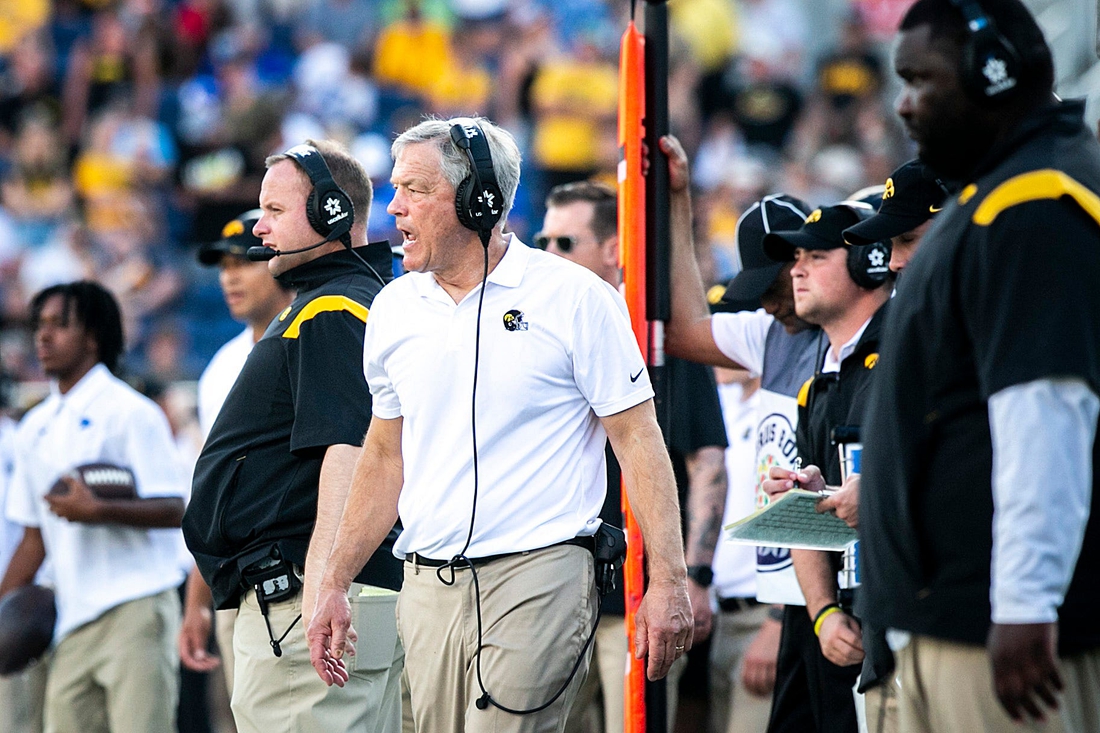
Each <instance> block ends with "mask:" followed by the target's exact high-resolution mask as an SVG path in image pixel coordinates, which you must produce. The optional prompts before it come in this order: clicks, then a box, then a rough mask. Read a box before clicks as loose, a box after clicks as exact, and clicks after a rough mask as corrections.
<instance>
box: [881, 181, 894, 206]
mask: <svg viewBox="0 0 1100 733" xmlns="http://www.w3.org/2000/svg"><path fill="white" fill-rule="evenodd" d="M892 198H894V179H893V178H887V179H886V190H884V191H883V192H882V200H883V201H885V200H886V199H892Z"/></svg>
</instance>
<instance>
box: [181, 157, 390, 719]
mask: <svg viewBox="0 0 1100 733" xmlns="http://www.w3.org/2000/svg"><path fill="white" fill-rule="evenodd" d="M322 156H323V158H322ZM319 159H320V160H319ZM322 161H323V162H322ZM267 166H268V170H267V174H266V175H265V176H264V182H263V187H262V189H261V192H260V208H261V210H262V212H263V214H262V216H261V218H260V219H259V221H257V222H256V225H255V227H254V229H253V232H254V233H255V234H256V236H258V237H260V239H262V240H263V243H264V245H266V246H267V247H270V248H272V249H274V250H277V251H278V252H279V254H278V256H276V257H274V258H273V259H271V260H270V262H269V265H268V266H269V269H270V270H271V272H272V274H273V275H274V276H275V277H276V279H278V280H279V281H280V282H281V283H284V284H286V285H289V286H291V287H293V288H295V289H296V290H297V291H298V295H297V297H296V298H295V299H294V301H293V302H292V303H291V305H290V307H289V308H287V309H286V310H285V311H283V312H282V313H281V314H280V315H279V316H278V317H277V318H276V319H275V320H274V321H272V323H271V325H270V326H269V327H268V329H267V332H266V333H265V334H264V336H263V338H261V339H260V341H259V342H258V343H257V344H256V346H255V347H254V348H253V350H252V352H251V354H250V355H249V357H248V361H247V362H246V363H245V366H244V369H243V370H242V372H241V375H240V377H239V378H238V379H237V382H236V384H235V385H234V386H233V389H232V390H231V391H230V393H229V396H228V397H227V398H226V401H225V404H224V406H223V408H222V410H221V412H220V413H219V414H218V418H217V420H216V421H215V422H214V426H213V427H212V429H211V431H210V436H209V438H208V439H207V442H206V446H205V447H204V449H203V452H202V454H201V455H200V457H199V460H198V463H197V465H196V467H195V479H194V490H193V493H192V500H191V504H190V507H189V508H188V511H187V514H186V516H185V518H184V534H185V537H186V539H187V544H188V547H189V548H190V549H191V551H192V552H193V553H194V555H195V559H196V562H197V564H198V567H199V569H200V570H201V571H202V574H203V577H204V578H205V579H206V581H207V582H208V583H209V584H210V588H211V591H212V592H213V596H214V603H215V605H216V606H217V607H218V608H235V607H236V608H239V613H238V616H237V621H236V624H235V626H234V632H233V636H234V643H233V649H234V654H235V657H236V662H235V670H234V675H235V680H234V685H233V701H232V707H233V714H234V718H235V719H236V722H237V728H238V730H241V731H242V733H243V732H244V731H253V732H255V733H270V731H273V730H282V729H284V727H285V723H286V721H288V720H289V721H292V723H293V724H294V725H295V726H296V727H295V729H296V730H297V729H301V730H305V729H313V727H316V726H319V727H320V728H321V729H324V730H329V731H349V730H355V731H383V730H387V731H388V730H391V729H392V728H387V727H385V726H386V725H387V723H388V724H389V725H391V726H396V725H397V724H398V723H397V721H398V720H399V716H400V704H399V686H398V677H399V675H400V669H401V666H400V665H401V659H402V658H403V654H402V653H401V649H400V644H399V643H398V642H397V639H396V627H395V626H394V620H393V614H392V610H391V611H390V615H389V619H388V628H390V629H392V631H391V632H390V634H391V636H390V641H389V646H388V648H387V649H371V650H370V651H371V652H372V653H371V654H366V653H365V652H366V650H361V651H362V652H363V653H362V654H361V655H360V658H366V657H371V658H374V664H373V669H368V670H364V669H363V668H362V665H361V666H360V668H359V670H358V671H353V672H352V674H351V678H350V679H348V680H345V681H344V682H345V684H346V687H345V689H342V690H341V689H338V688H328V687H326V685H324V683H322V682H321V681H320V680H319V679H317V677H316V675H313V674H305V672H304V670H309V661H308V659H309V651H308V649H307V647H306V645H305V634H304V628H305V623H301V622H298V616H299V614H301V617H302V618H303V619H304V621H305V622H308V620H309V617H310V615H311V613H312V607H313V603H314V600H315V590H314V589H311V588H310V587H308V586H307V587H305V588H304V589H302V588H300V584H299V578H300V577H301V576H302V575H303V574H304V573H303V569H304V567H305V566H306V565H307V563H312V562H317V558H318V557H321V558H322V560H323V558H324V557H325V556H327V554H328V551H329V548H330V546H331V543H332V539H333V536H334V534H335V527H336V524H335V522H336V521H337V520H338V518H339V515H340V512H341V510H342V508H343V505H344V497H345V496H346V494H347V490H348V487H349V485H350V475H351V469H352V466H353V465H354V461H355V458H356V457H357V455H358V451H359V446H360V445H361V443H362V439H363V435H364V434H365V433H366V429H367V426H368V424H369V422H370V409H371V399H370V391H369V390H368V388H367V383H366V380H365V378H364V376H363V368H362V364H363V335H364V331H365V323H366V319H367V310H368V308H369V307H370V305H371V303H372V302H373V299H374V296H375V294H377V292H378V291H379V290H380V289H381V288H382V286H383V284H384V283H383V282H382V280H383V279H386V280H388V279H389V278H390V277H391V257H390V252H389V248H388V246H386V245H384V244H378V245H367V246H357V247H356V249H355V251H354V252H353V251H351V245H364V244H366V224H365V219H366V212H367V211H369V209H370V201H371V187H370V181H369V179H368V178H367V176H366V174H365V172H364V171H363V169H362V166H361V165H360V164H359V163H358V162H357V161H356V160H355V159H354V158H352V157H351V156H350V155H349V154H348V153H347V152H346V151H344V150H343V149H342V148H340V147H338V146H336V145H334V144H331V143H317V144H312V145H309V146H298V147H296V148H292V149H291V150H290V151H288V152H287V153H284V154H281V155H276V156H272V157H271V158H269V159H268V161H267ZM336 186H338V187H339V189H342V191H340V190H337V189H336V188H335V187H336ZM349 208H351V210H352V211H351V212H349V213H348V216H346V217H341V214H344V213H345V211H346V210H347V209H349ZM310 209H311V210H310ZM352 212H354V213H352ZM355 213H359V214H360V218H361V219H362V220H363V221H356V220H355V218H354V216H355ZM348 219H351V227H350V229H348V228H347V225H348ZM333 220H335V221H333ZM338 228H340V229H338ZM341 232H343V234H342V235H340V234H341ZM332 234H337V235H340V236H338V237H337V238H336V239H335V240H334V241H326V242H322V243H321V245H319V246H317V247H313V248H311V245H314V244H315V243H317V242H318V240H322V239H324V238H325V237H326V235H332ZM357 255H362V257H364V258H366V261H364V260H361V259H360V257H359V256H357ZM367 262H369V263H370V266H368V265H367V264H366V263H367ZM371 268H373V271H372V269H371ZM389 550H390V548H389V547H388V546H386V547H383V548H382V549H380V550H379V552H378V553H377V554H376V555H375V556H374V557H373V558H371V561H370V562H369V563H368V564H367V567H366V568H365V569H364V570H363V571H362V572H361V573H360V574H359V576H358V577H357V580H358V581H359V582H361V583H369V584H371V585H374V586H383V587H387V588H390V589H396V588H398V587H399V585H400V578H401V576H400V563H399V562H398V561H397V560H396V559H394V558H393V556H392V555H391V554H390V552H389ZM307 551H308V558H307ZM356 590H358V588H356ZM272 596H274V597H272ZM269 598H270V601H268V600H267V599H269ZM377 625H378V626H379V627H386V624H384V623H383V622H382V621H381V620H380V621H379V623H378V624H377ZM375 638H377V637H375ZM379 658H381V661H379ZM391 660H392V662H391Z"/></svg>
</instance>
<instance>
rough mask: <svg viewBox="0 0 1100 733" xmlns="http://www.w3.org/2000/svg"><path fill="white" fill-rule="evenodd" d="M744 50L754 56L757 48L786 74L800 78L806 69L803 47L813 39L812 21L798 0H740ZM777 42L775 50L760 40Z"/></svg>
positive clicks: (744, 52)
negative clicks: (804, 68) (758, 43)
mask: <svg viewBox="0 0 1100 733" xmlns="http://www.w3.org/2000/svg"><path fill="white" fill-rule="evenodd" d="M738 16H739V18H740V23H741V53H742V54H743V55H745V56H748V57H749V58H750V59H751V58H755V57H756V54H757V52H761V53H763V60H764V61H766V62H768V63H769V64H770V65H775V66H777V67H778V68H779V70H780V71H781V72H782V73H783V75H784V76H787V77H790V78H797V77H798V75H799V73H800V72H801V71H802V51H803V49H804V48H806V46H807V43H808V42H809V40H810V30H809V23H808V22H807V18H806V14H805V11H804V10H803V7H802V5H801V3H799V2H797V1H796V0H739V1H738ZM761 41H767V42H768V43H769V44H770V43H774V44H775V46H776V49H775V50H774V51H773V50H772V49H771V48H767V47H765V46H763V45H756V43H757V42H761Z"/></svg>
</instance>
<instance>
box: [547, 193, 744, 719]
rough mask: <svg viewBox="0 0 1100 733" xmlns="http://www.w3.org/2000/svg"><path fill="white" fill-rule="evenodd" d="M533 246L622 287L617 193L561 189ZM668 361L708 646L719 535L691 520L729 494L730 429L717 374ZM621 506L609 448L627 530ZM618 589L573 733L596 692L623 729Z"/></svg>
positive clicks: (679, 665) (676, 461) (613, 517)
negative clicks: (713, 565)
mask: <svg viewBox="0 0 1100 733" xmlns="http://www.w3.org/2000/svg"><path fill="white" fill-rule="evenodd" d="M534 242H535V246H537V247H538V248H539V249H544V250H546V251H547V252H550V253H551V254H555V255H558V256H559V257H563V258H565V259H567V260H569V261H571V262H575V263H577V264H578V265H581V266H583V267H586V268H588V269H589V270H591V271H592V272H594V273H596V274H597V275H599V276H600V278H602V279H603V280H604V281H605V282H607V283H608V284H609V285H611V286H612V287H613V288H616V289H618V287H619V284H620V283H621V282H622V272H621V271H620V269H619V236H618V201H617V198H616V194H615V189H613V188H611V187H609V186H606V185H604V184H601V183H596V182H594V181H579V182H576V183H566V184H562V185H560V186H555V187H554V188H553V189H551V191H550V195H549V196H548V197H547V199H546V216H545V218H544V219H543V226H542V231H541V232H539V233H538V234H536V235H535V237H534ZM666 364H667V366H668V369H669V372H668V374H669V380H670V382H671V391H672V400H673V404H674V405H675V406H676V408H675V409H674V410H673V416H672V423H671V425H670V426H669V445H670V448H671V450H670V457H671V459H672V465H673V469H674V471H675V473H676V483H677V488H678V491H679V493H680V505H681V506H682V507H684V512H685V515H686V526H687V527H688V536H687V539H686V543H685V555H686V557H685V559H686V561H687V565H688V595H689V596H690V598H691V606H692V615H693V623H694V638H695V640H696V641H701V640H703V639H704V638H706V636H707V635H708V634H710V630H711V623H712V614H711V608H710V600H709V598H708V591H707V586H708V585H710V563H711V559H712V558H713V556H714V543H715V541H716V540H717V535H715V534H709V535H708V534H707V533H705V532H703V531H702V529H703V527H702V523H701V522H699V521H695V522H693V521H692V519H693V518H698V517H699V515H701V514H702V512H700V511H699V510H698V509H697V508H696V507H698V506H699V505H700V504H706V505H709V504H713V497H714V496H715V495H718V496H721V497H724V496H725V492H726V471H725V448H726V445H727V443H726V432H725V426H724V424H723V422H722V408H721V405H720V403H719V401H718V391H717V388H716V386H715V384H714V377H713V375H712V373H711V371H710V370H709V369H708V368H707V367H704V366H702V365H701V364H694V363H690V362H686V361H682V360H678V359H669V360H668V361H667V362H666ZM685 493H686V497H685ZM621 506H622V503H621V499H620V469H619V464H618V462H617V461H616V460H615V456H614V453H612V452H611V451H610V450H608V451H607V497H606V498H605V500H604V504H603V509H602V510H601V511H600V519H602V520H603V521H605V522H608V523H610V524H613V525H614V526H616V527H621V526H622V523H623V516H622V510H621V508H620V507H621ZM708 536H709V540H708ZM616 589H617V590H616V591H615V592H614V593H610V594H608V596H607V597H606V598H605V599H604V602H603V615H602V616H601V618H600V624H599V626H598V627H597V630H596V640H595V646H594V651H593V663H592V665H591V667H590V668H589V674H588V678H587V679H586V680H585V682H584V686H583V687H582V688H581V690H580V692H579V693H578V694H577V700H576V702H575V703H574V704H573V710H572V711H571V712H570V715H569V720H568V722H567V723H566V726H565V730H566V733H573V732H574V731H580V730H584V729H585V726H584V724H583V721H584V719H585V718H586V717H587V716H586V715H585V711H586V710H587V709H588V707H589V705H590V704H591V703H592V702H593V700H594V699H595V696H596V693H597V691H598V692H600V693H601V696H602V698H603V719H604V730H605V731H616V730H622V729H623V664H624V662H625V660H626V656H627V654H628V653H629V648H628V641H629V639H628V638H627V635H626V627H625V622H624V620H623V616H624V614H625V612H626V607H625V600H624V596H623V592H622V589H623V583H622V577H621V573H620V576H619V578H617V580H616ZM681 660H682V661H681ZM686 666H687V664H686V658H684V657H681V659H680V660H677V662H676V663H675V664H673V666H672V669H671V671H670V672H669V675H668V687H667V690H668V706H667V707H668V716H669V728H670V729H671V727H672V721H673V720H674V719H675V716H676V699H677V698H676V688H677V686H678V680H679V677H680V675H681V674H682V672H683V670H684V667H686Z"/></svg>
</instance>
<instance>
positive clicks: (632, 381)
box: [630, 368, 645, 384]
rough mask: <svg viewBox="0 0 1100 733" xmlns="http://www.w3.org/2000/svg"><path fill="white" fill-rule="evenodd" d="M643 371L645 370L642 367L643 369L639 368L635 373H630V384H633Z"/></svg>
mask: <svg viewBox="0 0 1100 733" xmlns="http://www.w3.org/2000/svg"><path fill="white" fill-rule="evenodd" d="M644 371H645V369H644V368H643V369H640V370H639V371H638V373H637V374H632V375H631V376H630V382H631V384H633V383H634V382H637V381H638V377H640V376H642V372H644Z"/></svg>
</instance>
